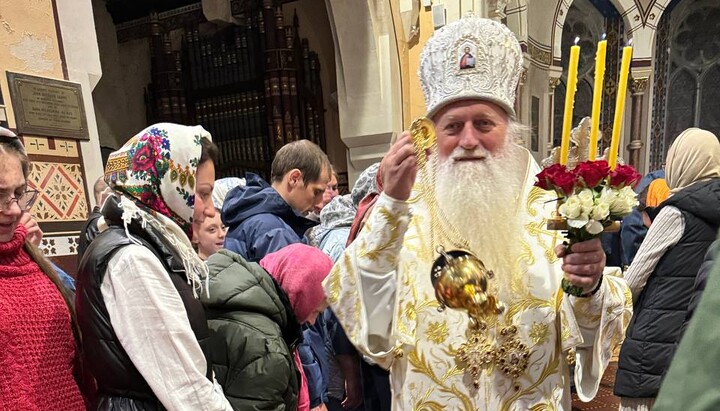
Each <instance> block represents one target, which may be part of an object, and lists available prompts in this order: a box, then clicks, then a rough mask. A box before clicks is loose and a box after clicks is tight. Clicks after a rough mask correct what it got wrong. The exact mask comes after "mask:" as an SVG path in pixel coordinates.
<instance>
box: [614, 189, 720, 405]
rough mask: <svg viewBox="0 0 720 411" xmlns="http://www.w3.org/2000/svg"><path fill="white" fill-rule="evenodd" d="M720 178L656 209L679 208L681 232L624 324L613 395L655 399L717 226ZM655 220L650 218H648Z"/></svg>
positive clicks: (659, 263) (675, 195) (681, 194)
mask: <svg viewBox="0 0 720 411" xmlns="http://www.w3.org/2000/svg"><path fill="white" fill-rule="evenodd" d="M718 204H720V179H715V180H711V181H706V182H699V183H695V184H692V185H690V186H688V187H686V188H684V189H683V190H681V191H679V192H678V193H676V194H674V195H672V196H671V197H670V198H668V199H667V200H666V201H665V202H663V203H662V204H660V206H659V207H658V208H657V211H658V213H659V212H660V210H662V209H663V208H664V207H668V206H673V207H676V208H677V209H678V210H680V212H681V214H682V218H683V222H684V231H683V233H682V236H681V237H680V240H679V241H678V243H677V244H676V245H674V246H673V247H672V248H670V249H669V250H667V251H666V252H665V254H664V255H663V256H662V257H661V258H660V260H659V261H658V264H657V265H656V267H655V270H654V271H653V272H652V274H651V275H650V277H649V278H648V281H647V284H646V285H645V287H644V288H643V290H642V292H641V293H640V296H639V297H638V300H637V301H636V302H635V303H634V314H633V318H632V320H631V321H630V324H629V325H628V329H627V332H626V338H625V342H624V343H623V345H622V349H621V351H620V356H619V359H618V372H617V375H616V377H615V395H618V396H621V397H633V398H648V397H655V396H657V393H658V390H659V389H660V384H661V382H662V378H663V376H664V375H665V373H666V372H667V369H668V367H669V366H670V361H671V360H672V358H673V355H674V353H675V348H676V346H677V343H678V341H680V338H681V337H682V331H683V323H684V321H685V317H686V315H687V312H688V308H689V306H690V300H691V298H692V296H693V291H694V289H695V280H696V278H697V275H698V270H699V269H700V265H701V264H702V261H703V258H704V256H705V253H706V252H707V250H708V248H709V247H710V245H711V243H712V242H713V241H714V240H715V237H716V234H717V231H718V227H720V212H718ZM651 217H653V216H651Z"/></svg>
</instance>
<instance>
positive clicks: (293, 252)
mask: <svg viewBox="0 0 720 411" xmlns="http://www.w3.org/2000/svg"><path fill="white" fill-rule="evenodd" d="M260 265H261V266H262V268H264V269H265V271H267V272H268V273H270V276H271V277H272V278H274V279H275V281H277V282H278V284H280V287H282V289H283V290H285V292H286V293H287V294H288V298H290V304H291V305H292V307H293V310H294V311H295V316H296V317H297V319H298V321H299V322H300V323H304V322H305V320H307V318H308V317H309V316H310V314H312V312H313V311H314V310H315V309H316V308H317V307H318V306H319V305H320V303H322V301H323V299H324V298H325V292H324V291H323V287H322V281H323V280H324V279H325V277H327V276H328V274H330V269H331V268H332V266H333V263H332V260H330V257H328V256H327V255H325V253H323V252H322V251H320V250H319V249H317V248H315V247H310V246H309V245H305V244H291V245H289V246H287V247H285V248H283V249H281V250H280V251H276V252H274V253H271V254H268V255H266V256H265V258H263V259H262V260H260Z"/></svg>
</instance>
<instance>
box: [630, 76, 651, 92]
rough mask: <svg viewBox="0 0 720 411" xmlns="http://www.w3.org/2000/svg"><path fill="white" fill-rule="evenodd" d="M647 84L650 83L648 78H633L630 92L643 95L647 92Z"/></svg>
mask: <svg viewBox="0 0 720 411" xmlns="http://www.w3.org/2000/svg"><path fill="white" fill-rule="evenodd" d="M649 82H650V78H649V77H638V78H633V79H632V85H631V87H630V90H631V91H632V93H633V94H643V93H645V91H646V90H647V87H648V83H649Z"/></svg>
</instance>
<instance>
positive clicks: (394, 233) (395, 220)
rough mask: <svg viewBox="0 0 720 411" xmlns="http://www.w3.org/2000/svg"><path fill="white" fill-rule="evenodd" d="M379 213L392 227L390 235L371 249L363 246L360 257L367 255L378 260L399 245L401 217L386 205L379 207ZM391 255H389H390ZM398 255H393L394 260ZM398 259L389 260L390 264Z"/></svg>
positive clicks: (372, 259)
mask: <svg viewBox="0 0 720 411" xmlns="http://www.w3.org/2000/svg"><path fill="white" fill-rule="evenodd" d="M378 214H379V215H380V216H381V217H382V218H384V219H385V221H387V224H388V226H389V227H390V230H389V231H390V236H389V238H388V239H387V240H386V241H385V242H383V243H382V244H379V245H377V246H373V247H372V250H369V249H368V248H367V247H362V250H361V252H360V257H366V258H368V259H370V260H371V261H378V259H379V258H380V256H381V255H382V254H383V253H384V252H385V251H387V250H390V249H391V248H393V247H396V246H397V242H398V238H399V237H400V230H399V229H398V227H399V226H400V217H399V216H394V215H393V214H392V213H391V212H390V210H388V209H387V208H385V207H379V208H378ZM388 257H389V256H388ZM395 258H396V257H395V256H393V257H392V259H393V260H394V259H395ZM395 263H396V261H388V264H395Z"/></svg>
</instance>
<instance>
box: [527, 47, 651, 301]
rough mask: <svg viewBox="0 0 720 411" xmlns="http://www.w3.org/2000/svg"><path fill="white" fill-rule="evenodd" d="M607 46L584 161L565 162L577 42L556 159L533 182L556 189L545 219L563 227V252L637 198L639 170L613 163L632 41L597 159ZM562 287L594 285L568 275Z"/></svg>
mask: <svg viewBox="0 0 720 411" xmlns="http://www.w3.org/2000/svg"><path fill="white" fill-rule="evenodd" d="M576 42H577V40H576ZM606 47H607V42H606V41H605V40H602V41H601V42H600V43H599V44H598V50H597V54H596V66H595V75H596V79H595V90H594V96H593V113H592V124H593V125H592V130H591V137H590V138H591V140H590V155H589V157H590V158H589V159H588V161H585V162H582V163H578V164H577V165H576V166H575V167H574V168H572V169H570V168H568V167H567V162H568V153H569V147H570V128H571V126H572V124H571V122H572V112H573V102H574V95H575V86H576V84H577V72H578V68H577V64H578V57H579V54H580V47H579V46H577V45H575V46H572V47H571V48H570V66H569V67H568V80H567V96H566V100H565V116H564V123H563V134H562V143H561V151H560V164H553V165H551V166H550V167H547V168H545V169H543V170H542V171H541V172H540V173H538V174H537V176H536V177H537V182H536V183H535V185H536V186H537V187H540V188H542V189H544V190H548V191H553V192H554V193H555V194H556V195H557V201H558V203H557V204H558V206H557V214H558V215H557V218H555V219H553V220H550V221H549V222H548V228H549V229H556V230H564V231H566V233H567V234H566V237H567V241H566V242H565V244H566V246H567V248H566V253H569V252H570V249H571V246H572V245H573V244H575V243H578V242H582V241H588V240H591V239H594V238H598V237H599V236H600V235H601V234H602V233H603V231H614V230H617V229H618V228H619V223H618V222H619V220H621V219H622V218H623V217H625V216H626V215H628V214H630V212H631V211H632V210H633V208H634V207H635V206H637V204H638V201H637V195H636V194H635V192H634V191H633V185H634V184H635V183H637V181H639V179H640V177H641V175H640V174H639V173H638V172H637V171H635V169H634V168H633V167H631V166H625V165H622V166H618V165H617V154H618V153H617V151H618V147H619V140H620V131H621V129H622V119H623V112H624V110H625V96H626V93H627V80H628V73H629V71H630V60H631V56H632V47H631V46H627V47H625V48H624V49H623V59H622V64H621V70H620V79H619V84H618V88H617V89H618V95H617V100H616V105H615V124H614V126H613V135H612V142H611V148H610V154H609V161H605V160H597V161H595V155H596V150H597V131H598V129H599V115H600V105H601V102H602V98H601V96H600V95H601V94H602V84H603V78H602V77H603V76H604V72H605V52H606ZM593 136H594V137H593ZM593 139H594V140H593ZM562 289H563V291H564V292H565V293H567V294H569V295H573V296H576V297H587V296H590V295H592V294H593V291H594V290H584V289H582V288H580V287H578V286H575V285H573V284H572V283H570V281H568V280H567V279H563V281H562Z"/></svg>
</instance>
